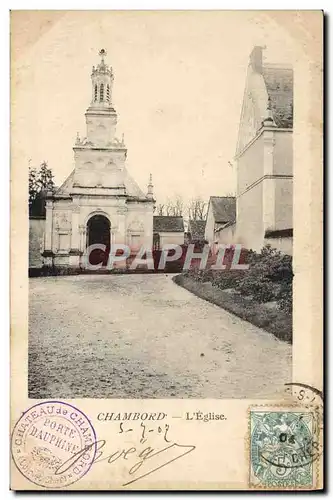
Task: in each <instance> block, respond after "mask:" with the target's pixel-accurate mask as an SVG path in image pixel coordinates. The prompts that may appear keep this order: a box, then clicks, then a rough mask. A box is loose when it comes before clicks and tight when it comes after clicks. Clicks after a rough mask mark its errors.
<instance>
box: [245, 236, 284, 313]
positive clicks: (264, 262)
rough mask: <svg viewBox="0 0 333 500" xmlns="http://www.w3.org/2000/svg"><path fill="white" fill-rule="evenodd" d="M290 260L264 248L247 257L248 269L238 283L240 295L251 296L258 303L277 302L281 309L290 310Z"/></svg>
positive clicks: (268, 248) (267, 247)
mask: <svg viewBox="0 0 333 500" xmlns="http://www.w3.org/2000/svg"><path fill="white" fill-rule="evenodd" d="M292 280H293V271H292V258H291V257H290V256H289V255H284V254H282V253H281V252H279V251H278V250H276V249H274V248H271V247H270V245H267V246H265V247H264V248H263V249H262V250H261V252H260V253H253V254H251V255H250V256H249V269H248V271H247V272H246V273H244V276H243V278H242V279H241V280H240V281H239V284H238V290H239V291H240V293H241V294H242V295H252V296H253V297H254V298H255V299H256V300H257V301H258V302H269V301H273V300H275V301H277V302H278V306H279V307H280V308H281V309H285V310H288V311H290V310H291V308H292Z"/></svg>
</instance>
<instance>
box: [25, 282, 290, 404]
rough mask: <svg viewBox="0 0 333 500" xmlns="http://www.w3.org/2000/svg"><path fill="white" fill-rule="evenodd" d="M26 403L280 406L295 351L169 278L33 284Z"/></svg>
mask: <svg viewBox="0 0 333 500" xmlns="http://www.w3.org/2000/svg"><path fill="white" fill-rule="evenodd" d="M29 300H30V321H29V397H31V398H80V397H89V398H172V397H173V398H246V397H247V398H250V397H257V398H258V397H262V398H264V397H276V396H277V393H278V392H282V391H283V384H284V383H285V382H289V381H291V346H290V345H288V344H286V343H284V342H282V341H279V340H277V339H276V338H275V337H273V335H271V334H269V333H267V332H265V331H264V330H261V329H260V328H257V327H255V326H253V325H251V324H250V323H247V322H245V321H243V320H241V319H239V318H238V317H236V316H234V315H232V314H230V313H228V312H226V311H224V310H223V309H221V308H219V307H218V306H215V305H213V304H210V303H208V302H206V301H204V300H202V299H200V298H197V297H195V296H194V295H192V294H191V293H190V292H188V291H187V290H185V289H183V288H181V287H179V286H178V285H176V284H175V283H173V281H172V276H171V275H162V274H159V275H143V274H141V275H135V274H132V275H124V274H123V275H81V276H68V277H47V278H32V279H30V298H29Z"/></svg>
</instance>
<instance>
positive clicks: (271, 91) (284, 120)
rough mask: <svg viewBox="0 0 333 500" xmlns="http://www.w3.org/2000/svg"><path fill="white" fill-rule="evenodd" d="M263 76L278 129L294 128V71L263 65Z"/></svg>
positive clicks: (272, 65)
mask: <svg viewBox="0 0 333 500" xmlns="http://www.w3.org/2000/svg"><path fill="white" fill-rule="evenodd" d="M262 75H263V78H264V81H265V84H266V88H267V92H268V96H269V98H270V104H271V109H272V113H273V117H274V121H275V123H276V125H277V126H278V127H281V128H292V127H293V70H292V68H283V67H280V66H278V65H274V64H267V65H263V68H262Z"/></svg>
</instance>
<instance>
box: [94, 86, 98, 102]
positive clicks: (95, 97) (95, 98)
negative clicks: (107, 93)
mask: <svg viewBox="0 0 333 500" xmlns="http://www.w3.org/2000/svg"><path fill="white" fill-rule="evenodd" d="M94 100H95V101H97V83H96V85H95V96H94Z"/></svg>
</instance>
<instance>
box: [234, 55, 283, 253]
mask: <svg viewBox="0 0 333 500" xmlns="http://www.w3.org/2000/svg"><path fill="white" fill-rule="evenodd" d="M235 162H236V164H237V203H236V209H237V214H236V219H237V222H236V240H237V242H238V243H241V244H243V245H244V246H245V247H246V248H252V249H253V250H257V251H260V250H261V248H262V247H263V246H264V245H266V244H270V245H271V246H272V247H274V248H277V249H278V250H280V251H282V252H283V253H287V254H292V243H293V68H292V66H289V65H286V64H276V63H269V62H266V61H264V60H263V47H259V46H257V47H254V49H253V51H252V53H251V55H250V61H249V66H248V71H247V77H246V82H245V91H244V99H243V105H242V112H241V118H240V127H239V135H238V144H237V151H236V156H235Z"/></svg>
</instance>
